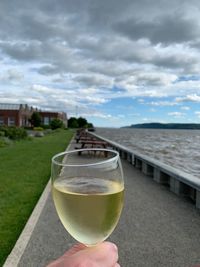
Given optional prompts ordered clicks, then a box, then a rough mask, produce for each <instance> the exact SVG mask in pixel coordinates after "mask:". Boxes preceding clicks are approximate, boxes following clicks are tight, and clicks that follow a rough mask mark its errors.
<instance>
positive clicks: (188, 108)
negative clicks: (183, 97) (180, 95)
mask: <svg viewBox="0 0 200 267" xmlns="http://www.w3.org/2000/svg"><path fill="white" fill-rule="evenodd" d="M181 109H182V110H190V107H187V106H183V107H181Z"/></svg>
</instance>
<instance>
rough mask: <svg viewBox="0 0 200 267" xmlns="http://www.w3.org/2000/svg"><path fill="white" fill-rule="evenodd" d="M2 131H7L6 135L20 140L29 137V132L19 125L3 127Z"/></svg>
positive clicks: (0, 129)
mask: <svg viewBox="0 0 200 267" xmlns="http://www.w3.org/2000/svg"><path fill="white" fill-rule="evenodd" d="M0 131H3V132H4V133H5V136H6V137H8V138H10V139H12V140H20V139H24V138H26V137H27V132H26V130H25V129H24V128H19V127H14V126H13V127H2V128H0Z"/></svg>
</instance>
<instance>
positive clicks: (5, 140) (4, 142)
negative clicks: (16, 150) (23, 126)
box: [0, 137, 12, 147]
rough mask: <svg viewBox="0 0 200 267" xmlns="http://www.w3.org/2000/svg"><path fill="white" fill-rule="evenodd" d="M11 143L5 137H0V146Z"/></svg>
mask: <svg viewBox="0 0 200 267" xmlns="http://www.w3.org/2000/svg"><path fill="white" fill-rule="evenodd" d="M11 143H12V141H11V140H9V139H8V138H7V137H0V147H4V146H7V145H10V144H11Z"/></svg>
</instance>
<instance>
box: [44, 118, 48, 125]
mask: <svg viewBox="0 0 200 267" xmlns="http://www.w3.org/2000/svg"><path fill="white" fill-rule="evenodd" d="M44 125H49V117H44Z"/></svg>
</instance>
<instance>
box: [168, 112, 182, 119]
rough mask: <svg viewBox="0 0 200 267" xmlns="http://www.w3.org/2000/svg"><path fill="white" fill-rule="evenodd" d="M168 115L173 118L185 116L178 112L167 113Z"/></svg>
mask: <svg viewBox="0 0 200 267" xmlns="http://www.w3.org/2000/svg"><path fill="white" fill-rule="evenodd" d="M168 115H169V116H173V117H175V118H181V117H184V116H185V113H183V112H179V111H174V112H169V113H168Z"/></svg>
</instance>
